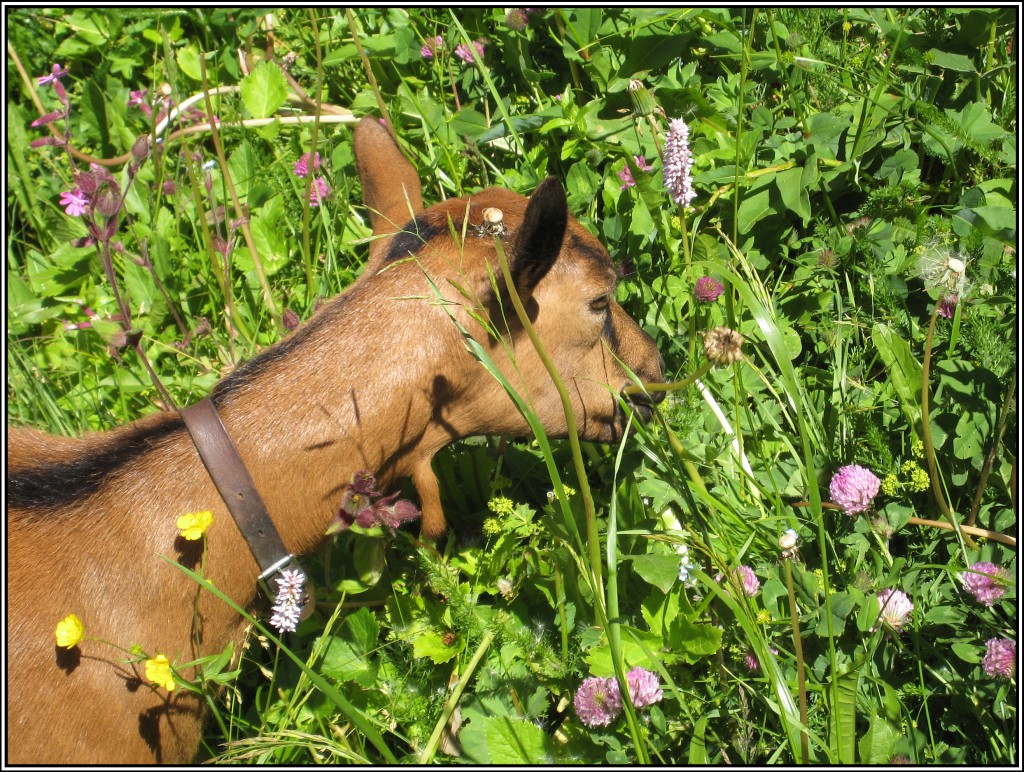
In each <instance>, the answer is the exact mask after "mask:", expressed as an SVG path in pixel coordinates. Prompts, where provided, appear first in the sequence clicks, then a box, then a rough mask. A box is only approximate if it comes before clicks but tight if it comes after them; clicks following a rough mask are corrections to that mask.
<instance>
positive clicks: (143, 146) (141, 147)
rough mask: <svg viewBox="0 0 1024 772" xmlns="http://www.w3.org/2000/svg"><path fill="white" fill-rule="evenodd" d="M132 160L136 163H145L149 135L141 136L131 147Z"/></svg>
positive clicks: (147, 156) (147, 153)
mask: <svg viewBox="0 0 1024 772" xmlns="http://www.w3.org/2000/svg"><path fill="white" fill-rule="evenodd" d="M132 158H134V159H135V160H136V161H140V162H141V161H145V160H146V159H147V158H149V135H148V134H143V135H142V136H141V137H139V138H138V139H137V140H135V144H134V145H132Z"/></svg>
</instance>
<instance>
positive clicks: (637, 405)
mask: <svg viewBox="0 0 1024 772" xmlns="http://www.w3.org/2000/svg"><path fill="white" fill-rule="evenodd" d="M632 385H633V384H630V383H627V384H625V385H624V386H623V387H622V389H621V390H620V391H619V396H621V397H622V400H623V402H625V403H626V405H628V406H629V409H630V410H631V411H632V412H633V414H634V415H636V416H637V418H639V419H640V421H641V422H643V423H648V422H649V421H650V420H651V419H652V418H653V417H654V406H655V405H656V404H658V403H659V402H661V401H662V400H663V399H665V392H663V391H655V392H654V393H653V394H650V393H646V392H641V393H639V394H638V393H635V392H634V391H633V390H630V391H627V387H629V386H632Z"/></svg>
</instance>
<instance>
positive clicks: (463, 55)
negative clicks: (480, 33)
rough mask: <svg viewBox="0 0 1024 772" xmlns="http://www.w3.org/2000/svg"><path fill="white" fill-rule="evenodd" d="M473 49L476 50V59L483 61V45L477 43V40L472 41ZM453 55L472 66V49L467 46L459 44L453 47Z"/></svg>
mask: <svg viewBox="0 0 1024 772" xmlns="http://www.w3.org/2000/svg"><path fill="white" fill-rule="evenodd" d="M473 48H475V49H476V53H477V58H478V59H483V58H484V44H483V42H482V41H479V40H474V41H473ZM455 55H456V56H457V57H459V58H460V59H461V60H462V61H464V62H466V63H467V64H472V63H473V61H474V60H473V52H472V49H470V48H469V46H467V45H466V44H465V43H459V45H457V46H456V47H455Z"/></svg>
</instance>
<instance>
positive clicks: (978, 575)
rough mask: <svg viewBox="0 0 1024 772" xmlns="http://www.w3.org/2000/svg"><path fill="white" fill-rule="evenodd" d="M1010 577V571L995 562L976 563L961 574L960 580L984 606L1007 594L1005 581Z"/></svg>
mask: <svg viewBox="0 0 1024 772" xmlns="http://www.w3.org/2000/svg"><path fill="white" fill-rule="evenodd" d="M1009 578H1010V572H1009V571H1007V570H1006V569H1005V568H1002V567H1000V566H997V565H996V564H995V563H984V562H983V563H975V564H974V565H973V566H971V567H970V569H969V570H967V571H964V572H963V573H961V574H960V581H962V582H963V583H964V589H965V590H967V592H969V593H970V594H971V595H973V596H974V599H975V600H976V601H978V603H981V604H982V605H984V606H991V605H992V604H993V603H995V602H996V601H997V600H999V599H1000V598H1001V597H1003V596H1004V595H1006V588H1005V587H1004V586H1003V583H1004V582H1006V581H1007V580H1008V579H1009Z"/></svg>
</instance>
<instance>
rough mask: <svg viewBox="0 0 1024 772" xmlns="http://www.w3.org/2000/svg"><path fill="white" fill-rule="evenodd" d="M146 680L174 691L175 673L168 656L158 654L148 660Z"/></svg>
mask: <svg viewBox="0 0 1024 772" xmlns="http://www.w3.org/2000/svg"><path fill="white" fill-rule="evenodd" d="M146 680H148V681H150V682H151V683H154V684H156V685H157V686H162V687H164V688H165V689H166V690H167V691H169V692H173V691H174V686H175V684H174V674H173V673H171V663H170V662H169V661H168V659H167V657H165V656H164V655H163V654H157V655H156V656H155V657H154V658H153V659H147V660H146Z"/></svg>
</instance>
